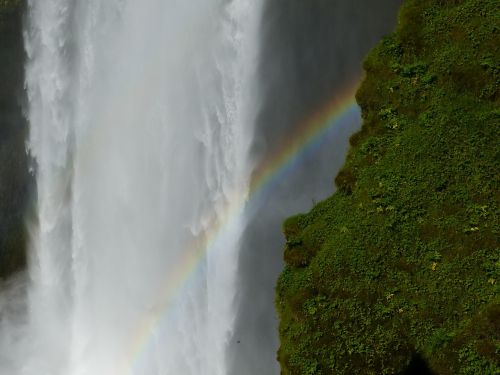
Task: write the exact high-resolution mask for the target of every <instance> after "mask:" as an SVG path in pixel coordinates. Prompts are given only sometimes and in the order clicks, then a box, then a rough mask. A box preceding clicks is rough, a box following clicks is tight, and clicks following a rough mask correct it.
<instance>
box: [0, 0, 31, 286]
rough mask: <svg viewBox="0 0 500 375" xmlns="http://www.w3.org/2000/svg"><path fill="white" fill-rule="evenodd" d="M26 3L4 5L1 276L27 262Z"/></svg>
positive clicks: (0, 27)
mask: <svg viewBox="0 0 500 375" xmlns="http://www.w3.org/2000/svg"><path fill="white" fill-rule="evenodd" d="M22 23H23V5H22V4H21V3H19V2H7V3H2V5H1V6H0V61H1V64H0V278H5V277H7V276H9V275H11V274H12V273H14V272H16V271H18V270H21V269H22V268H24V266H25V263H26V230H25V221H24V219H25V211H26V208H27V203H28V196H29V194H28V191H29V186H30V176H29V173H28V157H27V153H26V145H25V141H26V136H27V122H26V120H25V118H24V116H23V110H22V106H23V101H24V84H23V83H24V61H25V53H24V47H23V37H22Z"/></svg>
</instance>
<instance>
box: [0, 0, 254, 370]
mask: <svg viewBox="0 0 500 375" xmlns="http://www.w3.org/2000/svg"><path fill="white" fill-rule="evenodd" d="M260 7H261V6H260V2H259V1H255V0H253V1H252V0H232V1H227V0H224V1H223V0H220V1H217V0H212V1H207V0H189V1H186V0H85V1H78V0H30V1H29V5H28V17H27V24H26V30H25V43H26V50H27V55H28V63H27V68H26V87H27V93H28V118H29V121H30V124H31V125H30V126H31V134H30V139H29V149H30V152H31V155H32V156H33V158H34V161H35V173H36V180H37V210H36V220H34V223H33V224H32V225H31V233H32V234H31V258H30V267H29V271H28V276H29V278H28V281H26V289H25V290H23V291H22V292H18V293H17V294H18V295H20V296H22V297H24V299H23V300H22V301H21V302H19V301H18V302H17V304H15V306H14V305H13V306H11V310H12V311H11V313H10V320H9V319H6V317H5V316H6V315H5V313H4V317H3V320H2V326H1V327H0V330H1V332H0V333H1V334H0V337H1V342H0V348H2V350H1V351H0V352H1V354H0V374H2V375H3V374H5V375H18V374H19V375H35V374H36V375H111V374H120V375H121V374H130V375H136V374H144V375H154V374H162V375H163V374H167V375H168V374H176V375H190V374H194V375H200V374H203V375H212V374H214V375H219V374H222V375H224V374H227V373H228V371H229V370H228V367H227V363H228V360H229V359H228V358H227V353H228V346H229V345H230V342H231V339H232V337H231V336H232V332H233V328H234V327H233V325H234V320H235V314H236V312H235V306H234V298H235V295H236V292H237V291H236V274H237V265H238V249H239V240H240V236H241V233H242V231H243V229H244V226H245V215H244V214H243V213H242V212H243V210H242V206H243V205H244V201H245V197H246V194H247V192H248V181H249V176H250V171H251V167H252V166H251V164H250V163H249V156H248V154H249V151H248V150H249V148H250V143H251V140H252V133H253V121H254V117H255V113H256V111H257V109H256V107H257V104H258V103H257V101H256V100H255V95H254V90H255V87H254V86H255V85H254V82H255V79H254V73H255V72H254V69H255V66H256V65H257V64H256V61H255V60H256V58H257V57H256V56H257V53H256V50H257V47H256V45H255V44H257V37H256V34H257V27H258V22H259V16H260ZM12 293H14V292H12ZM0 307H1V306H0ZM23 311H24V312H25V313H22V312H23Z"/></svg>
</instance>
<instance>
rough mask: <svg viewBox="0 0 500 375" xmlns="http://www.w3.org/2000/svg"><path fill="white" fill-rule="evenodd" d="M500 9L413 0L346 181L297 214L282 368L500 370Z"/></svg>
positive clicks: (364, 91)
mask: <svg viewBox="0 0 500 375" xmlns="http://www.w3.org/2000/svg"><path fill="white" fill-rule="evenodd" d="M499 17H500V9H499V6H498V2H497V1H496V0H462V1H460V0H455V1H452V0H448V1H446V0H408V1H407V2H406V3H405V4H404V5H403V8H402V9H401V12H400V16H399V23H398V27H397V30H396V31H395V33H393V34H392V35H390V36H388V37H386V38H385V39H384V40H383V41H382V42H381V43H380V44H379V45H378V46H377V47H376V48H375V49H374V50H373V51H372V52H371V53H370V54H369V56H368V57H367V58H366V61H365V65H364V67H365V70H366V78H365V80H364V82H363V84H362V86H361V87H360V89H359V91H358V94H357V100H358V103H359V105H360V106H361V108H362V111H363V121H364V123H363V127H362V130H361V131H360V132H359V133H357V134H355V135H354V136H353V137H352V138H351V146H352V147H351V150H350V152H349V155H348V157H347V161H346V164H345V166H344V168H343V170H342V171H341V172H340V173H339V175H338V176H337V178H336V183H337V187H338V190H337V192H336V193H335V194H334V195H333V196H332V197H330V198H329V199H327V200H325V201H323V202H321V203H319V204H318V205H316V206H315V207H314V208H313V209H312V211H311V212H309V213H307V214H304V215H298V216H295V217H292V218H290V219H288V220H287V221H286V222H285V224H284V233H285V236H286V239H287V244H286V248H285V260H286V263H287V265H286V268H285V270H284V271H283V273H282V275H281V276H280V279H279V282H278V285H277V288H276V290H277V297H276V305H277V309H278V312H279V316H280V338H281V347H280V349H279V352H278V360H279V361H280V363H281V367H282V373H283V374H297V375H299V374H300V375H303V374H311V375H312V374H356V373H359V374H398V373H404V372H405V371H410V370H409V369H408V366H409V364H410V362H411V361H412V358H415V357H416V356H418V357H419V358H420V357H421V358H423V359H424V360H425V361H426V362H427V364H428V366H429V368H430V369H431V370H432V371H433V372H434V373H436V374H500V247H499V243H498V238H499V232H500V228H499V218H500V211H499V205H498V202H499V178H500V172H499V161H500V157H499V147H498V141H499V139H500V137H499V123H500V109H499V103H500V95H499V83H500V53H499V43H498V41H499V40H500V38H499V33H500V18H499Z"/></svg>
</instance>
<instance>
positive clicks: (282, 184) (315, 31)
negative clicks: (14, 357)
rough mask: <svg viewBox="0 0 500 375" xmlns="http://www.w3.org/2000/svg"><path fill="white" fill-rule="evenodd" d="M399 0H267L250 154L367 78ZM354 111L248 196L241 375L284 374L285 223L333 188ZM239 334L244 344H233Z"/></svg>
mask: <svg viewBox="0 0 500 375" xmlns="http://www.w3.org/2000/svg"><path fill="white" fill-rule="evenodd" d="M401 3H402V1H401V0H384V1H371V0H355V1H343V0H328V1H325V0H312V1H311V0H308V1H303V0H267V1H265V6H264V9H263V14H262V25H261V28H260V30H261V31H260V32H261V36H260V38H261V46H260V48H261V51H260V67H259V76H260V85H261V94H260V95H261V101H262V103H263V104H262V108H261V110H260V115H259V118H258V122H257V129H256V134H255V139H254V143H253V152H254V156H255V158H256V159H257V160H258V161H262V160H266V158H268V157H269V155H270V154H273V153H274V152H275V151H276V150H277V149H279V148H280V146H281V144H282V143H283V142H286V140H287V139H288V138H289V137H290V135H291V134H293V133H294V131H295V129H296V128H297V126H298V125H299V123H300V122H301V121H302V120H303V119H304V118H306V117H308V116H310V115H311V114H313V113H314V112H315V111H316V110H317V109H318V107H320V106H322V105H323V104H324V102H325V101H327V100H329V99H331V98H333V97H335V96H336V95H342V93H343V90H344V89H345V86H346V85H349V84H350V83H351V82H352V81H353V80H355V79H356V78H359V77H360V76H361V71H362V68H361V62H362V60H363V57H364V56H365V55H366V53H367V52H368V50H369V49H370V48H371V47H373V46H374V45H375V44H376V43H377V42H378V41H379V40H380V38H381V36H383V35H384V34H386V33H389V32H390V31H391V30H392V29H393V28H394V25H395V24H396V14H397V11H398V8H399V6H400V5H401ZM358 126H359V119H358V118H351V119H350V120H348V121H347V122H346V123H343V124H340V126H339V127H338V128H336V129H333V130H332V133H331V134H329V135H328V136H327V137H325V139H324V142H323V143H322V144H321V145H320V146H319V147H318V148H317V149H315V150H314V152H312V153H309V154H308V155H304V157H302V158H300V159H299V160H298V161H297V163H296V164H295V165H294V167H293V170H292V171H291V172H290V173H287V174H285V175H280V177H279V178H278V179H277V180H275V181H274V182H275V184H274V185H273V186H272V187H271V188H268V189H266V191H265V192H264V193H263V194H262V195H261V196H260V197H258V198H254V199H252V201H251V202H250V204H249V205H250V210H251V212H252V213H253V217H252V218H251V222H250V224H249V226H248V228H247V231H246V233H245V236H244V239H243V249H242V252H241V258H240V265H239V267H240V285H239V287H238V289H239V290H240V295H239V298H238V301H237V303H238V305H239V314H238V317H237V327H236V332H235V334H234V343H235V345H233V346H232V347H233V348H234V352H233V353H231V355H230V361H231V365H232V371H230V373H233V374H240V375H254V374H262V375H266V374H278V373H279V371H280V370H279V366H278V363H277V361H276V354H275V353H276V350H277V348H278V333H277V325H278V323H277V320H276V318H275V316H276V313H275V307H274V286H275V284H276V278H277V276H278V274H279V272H280V271H281V270H282V267H283V263H282V262H283V261H282V253H281V249H282V248H283V243H284V239H283V236H282V234H281V224H282V222H283V220H284V218H285V217H287V216H289V215H290V214H292V213H296V212H300V211H304V210H308V209H310V208H311V205H312V203H313V201H314V200H320V199H323V198H324V197H326V196H328V195H330V194H331V193H332V192H333V190H334V183H333V177H334V176H335V174H336V172H337V171H338V169H339V168H340V166H341V165H342V163H343V161H344V157H345V153H346V151H347V145H348V138H349V136H350V135H351V134H352V133H353V132H354V131H355V130H356V129H357V128H358ZM237 341H240V343H239V344H236V342H237Z"/></svg>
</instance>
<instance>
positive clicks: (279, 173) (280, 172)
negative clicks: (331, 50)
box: [117, 80, 359, 374]
mask: <svg viewBox="0 0 500 375" xmlns="http://www.w3.org/2000/svg"><path fill="white" fill-rule="evenodd" d="M358 83H359V80H356V81H355V82H354V83H352V84H350V85H347V86H346V87H345V89H344V90H342V92H341V94H339V95H337V96H335V97H334V98H333V99H332V100H330V101H328V102H327V103H326V104H325V105H324V106H322V107H321V108H320V109H319V110H318V111H316V112H315V113H314V114H313V115H312V116H310V117H309V118H307V119H305V121H303V122H302V123H301V125H300V126H299V127H298V128H297V131H296V132H295V133H294V134H293V135H292V136H291V137H290V138H289V140H288V142H285V143H284V144H283V145H282V146H281V147H280V148H279V149H278V150H276V152H274V153H273V154H272V155H271V157H269V158H267V159H266V160H265V161H264V162H262V163H261V164H260V165H258V166H257V167H256V169H255V171H254V173H253V175H252V178H251V183H250V186H249V188H248V190H247V191H243V192H236V193H235V194H233V196H232V197H230V199H228V201H229V202H231V204H230V206H229V207H228V208H227V210H226V212H225V214H224V215H223V220H220V221H219V222H218V223H216V224H214V225H213V226H212V227H211V228H209V230H207V231H206V234H205V235H204V236H203V238H198V239H197V240H195V241H194V242H193V243H191V244H190V246H189V247H188V248H187V249H186V251H185V252H184V253H183V258H182V259H180V260H179V262H178V264H177V266H176V268H175V270H174V272H173V273H170V274H168V275H166V276H165V279H164V281H163V282H162V283H161V284H160V286H161V287H160V289H159V292H158V295H159V297H158V301H157V304H156V305H155V308H154V309H153V310H151V311H148V313H147V314H145V315H144V316H143V318H142V319H141V321H140V322H139V324H138V325H137V328H136V330H135V335H134V336H133V340H132V341H131V344H130V346H129V347H128V350H127V353H126V356H125V363H123V364H121V365H120V366H118V368H117V370H118V371H117V374H127V373H130V370H131V368H133V366H134V363H135V362H136V361H138V360H139V357H140V356H141V354H142V353H144V352H145V351H146V350H147V346H148V344H149V342H151V341H152V338H153V336H154V334H155V332H156V331H157V329H158V327H159V326H160V324H161V322H162V320H163V319H164V318H165V317H166V316H167V313H168V311H169V308H170V306H171V305H172V302H173V300H174V299H175V297H176V296H177V295H179V294H180V293H181V292H182V290H184V289H185V288H186V287H187V284H188V282H189V281H190V279H192V278H193V277H194V276H193V275H196V273H197V270H198V269H199V268H200V267H201V265H202V264H203V263H204V262H203V260H204V259H206V255H207V254H208V253H209V252H210V251H211V249H213V248H214V247H215V245H216V244H217V243H218V241H219V239H220V238H222V237H223V236H224V235H225V234H226V233H227V231H229V230H231V226H232V225H234V222H235V221H237V218H238V217H240V215H241V214H242V213H243V210H244V209H245V207H246V206H247V204H248V202H249V201H250V200H253V199H257V196H259V195H260V194H262V193H264V192H265V191H266V190H268V189H271V188H272V187H273V184H274V183H276V182H277V181H279V180H280V178H281V177H283V176H284V174H286V173H288V172H289V171H290V170H292V169H293V167H294V165H295V163H296V162H297V161H298V160H299V159H300V158H301V157H302V156H303V155H304V154H306V153H308V152H311V150H314V149H315V145H316V144H318V143H319V142H320V141H321V140H322V138H324V136H325V134H327V133H328V132H329V131H331V130H332V129H333V128H335V127H336V126H338V125H339V123H341V122H342V121H345V120H346V119H349V118H353V116H355V115H358V114H359V108H358V106H357V105H356V101H355V98H354V95H355V92H356V90H357V87H358Z"/></svg>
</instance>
